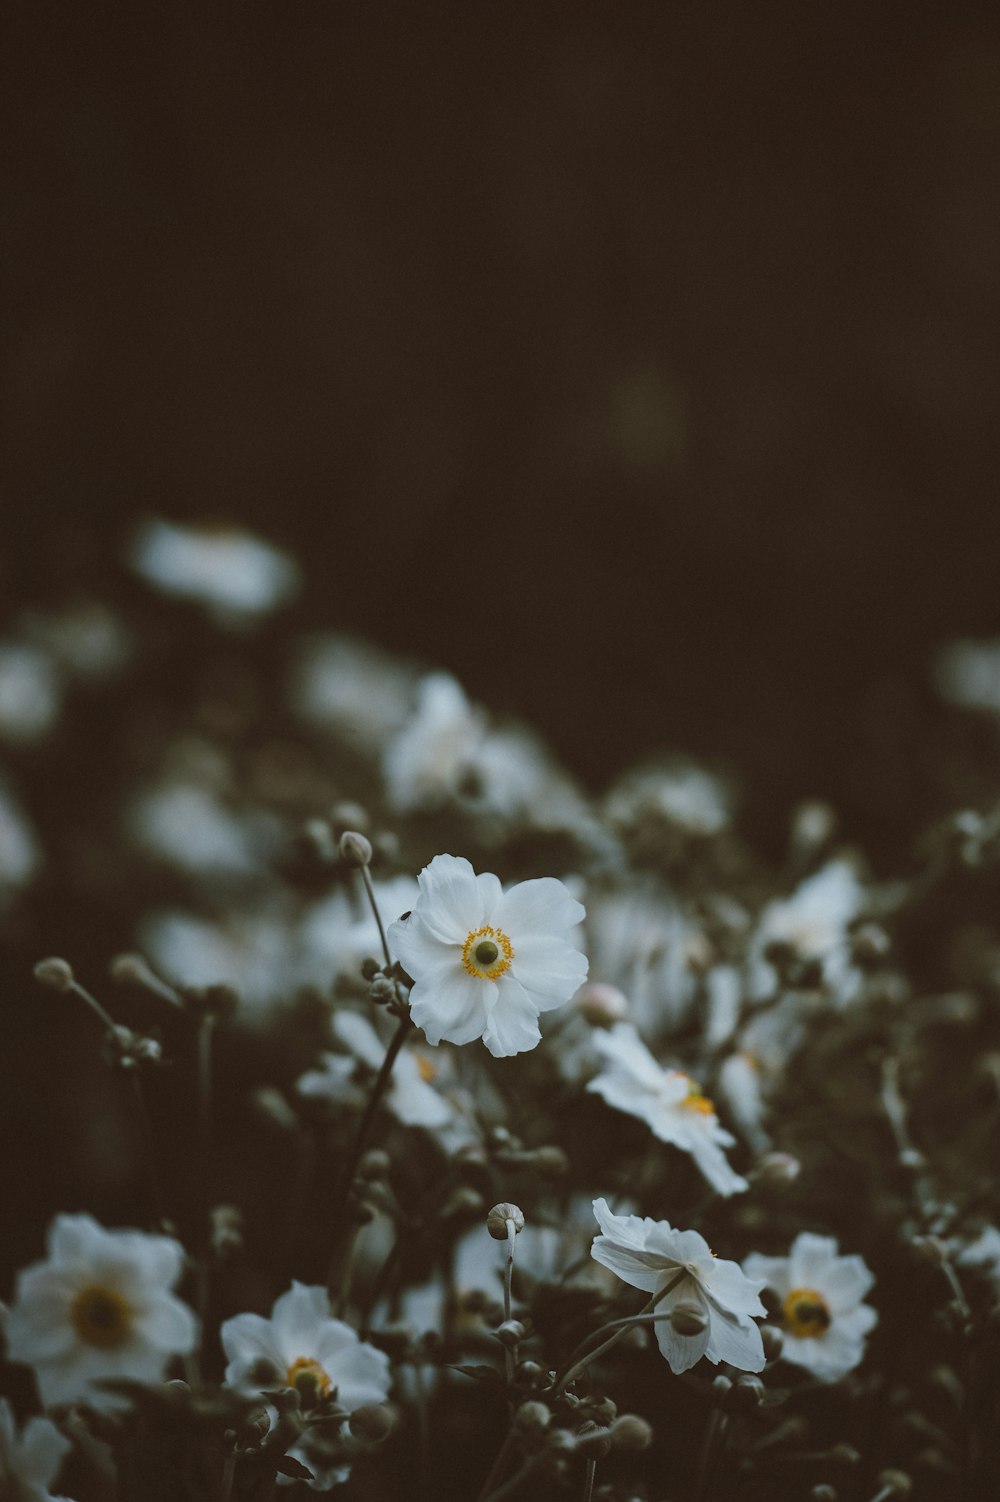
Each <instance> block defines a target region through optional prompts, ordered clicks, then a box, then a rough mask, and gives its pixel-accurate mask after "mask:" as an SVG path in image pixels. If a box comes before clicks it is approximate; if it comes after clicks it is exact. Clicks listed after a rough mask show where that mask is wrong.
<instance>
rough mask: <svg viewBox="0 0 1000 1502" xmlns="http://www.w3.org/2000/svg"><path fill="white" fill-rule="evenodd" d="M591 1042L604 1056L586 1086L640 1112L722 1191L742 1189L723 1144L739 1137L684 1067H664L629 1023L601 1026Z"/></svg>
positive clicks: (743, 1182)
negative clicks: (604, 1028)
mask: <svg viewBox="0 0 1000 1502" xmlns="http://www.w3.org/2000/svg"><path fill="white" fill-rule="evenodd" d="M593 1045H594V1048H595V1049H596V1050H597V1052H598V1053H599V1054H600V1055H601V1057H602V1059H603V1068H602V1071H601V1073H600V1074H597V1075H595V1077H594V1078H593V1079H592V1080H590V1081H589V1083H588V1085H587V1089H588V1090H592V1091H593V1092H594V1093H595V1094H597V1095H600V1096H601V1097H602V1098H603V1099H604V1100H606V1101H607V1103H608V1105H609V1106H614V1108H615V1109H616V1110H618V1111H625V1112H627V1113H628V1114H629V1115H630V1116H638V1117H639V1119H640V1121H644V1122H645V1123H646V1125H647V1126H648V1127H649V1129H650V1131H651V1132H652V1133H653V1135H654V1136H655V1137H658V1138H659V1139H660V1141H661V1142H669V1143H671V1144H672V1145H673V1146H674V1147H679V1148H680V1149H681V1151H682V1152H685V1153H690V1155H691V1157H692V1158H693V1159H694V1161H695V1163H696V1164H697V1166H698V1168H699V1170H700V1171H701V1173H702V1174H703V1175H704V1177H705V1178H706V1179H707V1180H708V1182H709V1183H710V1184H711V1185H712V1188H713V1189H715V1190H716V1191H717V1192H718V1193H719V1194H727V1195H728V1194H738V1193H739V1192H740V1191H741V1190H743V1189H746V1187H747V1181H746V1179H743V1178H741V1177H740V1175H739V1174H738V1173H735V1172H734V1170H733V1169H732V1168H730V1166H729V1164H728V1162H727V1161H726V1155H725V1153H724V1152H723V1148H725V1147H732V1146H733V1143H734V1141H735V1138H734V1137H733V1136H732V1135H731V1134H730V1133H729V1132H727V1131H726V1130H725V1128H724V1127H723V1126H721V1125H720V1124H719V1118H718V1117H717V1116H716V1114H715V1107H714V1106H713V1104H712V1102H711V1101H710V1100H709V1099H708V1098H707V1097H706V1096H704V1095H703V1094H702V1092H701V1090H700V1089H699V1088H698V1086H697V1085H696V1084H695V1083H694V1081H693V1080H692V1079H691V1077H690V1076H689V1075H687V1074H684V1073H683V1071H682V1070H680V1069H662V1068H661V1067H660V1065H659V1064H658V1063H657V1062H656V1060H655V1059H654V1058H653V1055H652V1054H651V1053H650V1051H649V1049H648V1048H647V1047H646V1045H645V1043H643V1041H642V1039H641V1038H640V1037H639V1034H638V1033H637V1032H636V1030H635V1028H634V1027H633V1026H632V1024H631V1023H630V1022H619V1023H616V1025H615V1026H614V1027H613V1028H611V1029H609V1030H608V1031H607V1032H601V1031H597V1032H595V1034H594V1038H593Z"/></svg>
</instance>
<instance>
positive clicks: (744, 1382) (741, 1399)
mask: <svg viewBox="0 0 1000 1502" xmlns="http://www.w3.org/2000/svg"><path fill="white" fill-rule="evenodd" d="M764 1391H765V1389H764V1384H763V1382H762V1381H761V1380H760V1378H759V1377H754V1376H753V1375H752V1374H750V1373H749V1372H744V1373H742V1374H741V1375H740V1376H739V1377H737V1378H736V1381H735V1382H734V1383H733V1390H732V1392H731V1393H730V1394H729V1403H728V1407H730V1408H734V1409H736V1410H737V1411H738V1412H744V1413H745V1412H746V1411H747V1410H748V1409H751V1408H756V1407H757V1405H758V1403H760V1402H762V1401H763V1398H764Z"/></svg>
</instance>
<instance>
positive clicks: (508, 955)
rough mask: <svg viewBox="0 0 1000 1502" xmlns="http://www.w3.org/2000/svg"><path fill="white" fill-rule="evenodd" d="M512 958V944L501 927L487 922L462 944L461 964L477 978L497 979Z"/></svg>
mask: <svg viewBox="0 0 1000 1502" xmlns="http://www.w3.org/2000/svg"><path fill="white" fill-rule="evenodd" d="M513 958H514V946H513V944H512V943H511V942H510V940H509V939H508V937H507V935H506V934H505V933H504V931H503V929H501V928H490V926H489V924H486V925H485V927H483V928H477V929H475V930H474V931H473V932H472V933H470V934H469V936H468V938H467V939H466V941H465V943H464V944H463V945H462V964H463V965H464V967H465V969H466V971H467V972H468V974H469V975H474V976H475V977H476V979H477V980H499V978H500V976H501V975H504V974H505V973H506V972H507V971H508V970H509V969H510V962H511V960H512V959H513Z"/></svg>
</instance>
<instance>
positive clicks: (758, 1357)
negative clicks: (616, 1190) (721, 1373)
mask: <svg viewBox="0 0 1000 1502" xmlns="http://www.w3.org/2000/svg"><path fill="white" fill-rule="evenodd" d="M594 1214H595V1216H596V1217H597V1223H598V1225H599V1226H600V1228H601V1235H599V1236H595V1237H594V1245H593V1249H592V1252H593V1256H594V1257H595V1258H596V1260H597V1261H598V1262H600V1263H602V1264H603V1265H604V1266H605V1267H608V1268H610V1269H611V1271H612V1272H613V1273H615V1274H616V1275H617V1276H618V1277H619V1278H621V1279H622V1281H623V1282H625V1283H630V1284H631V1285H632V1287H633V1288H641V1289H642V1290H643V1291H644V1292H645V1293H649V1294H658V1293H660V1291H661V1290H662V1289H665V1288H667V1287H668V1285H670V1284H671V1283H674V1280H675V1279H677V1282H676V1286H675V1287H673V1288H672V1289H671V1291H670V1292H669V1293H667V1294H664V1296H663V1298H662V1299H661V1300H660V1301H659V1303H658V1304H657V1309H658V1310H662V1311H664V1312H669V1311H670V1310H672V1309H673V1308H674V1306H675V1305H676V1304H679V1303H682V1302H684V1303H693V1304H695V1305H696V1306H697V1307H698V1308H699V1309H700V1310H701V1311H702V1313H703V1315H704V1318H705V1325H704V1328H703V1329H701V1330H700V1331H698V1332H697V1333H695V1334H693V1335H681V1334H679V1333H678V1331H677V1330H676V1329H675V1328H674V1326H673V1324H672V1322H671V1321H670V1320H669V1319H662V1320H657V1322H656V1324H655V1325H654V1326H653V1329H654V1330H655V1331H656V1339H657V1343H658V1345H659V1347H660V1350H661V1351H662V1352H663V1354H664V1356H665V1357H666V1359H667V1361H668V1363H669V1365H670V1369H671V1371H673V1372H686V1371H688V1369H689V1368H690V1367H692V1366H694V1364H695V1363H696V1362H697V1361H699V1360H700V1359H701V1357H702V1356H705V1357H707V1358H708V1360H709V1361H713V1362H715V1363H716V1364H718V1363H719V1362H720V1361H727V1362H729V1364H730V1365H731V1366H735V1367H738V1368H739V1369H740V1370H741V1371H744V1372H759V1371H762V1370H763V1367H764V1347H763V1344H762V1342H761V1337H760V1330H759V1329H758V1328H757V1326H756V1325H755V1324H754V1316H763V1315H766V1313H767V1310H766V1309H765V1308H764V1305H763V1304H762V1303H761V1301H760V1290H761V1288H763V1286H764V1285H763V1282H760V1281H756V1282H755V1281H754V1280H753V1279H751V1278H748V1277H747V1276H746V1275H745V1274H744V1273H743V1271H742V1270H741V1268H740V1266H739V1264H738V1263H736V1262H725V1261H722V1260H721V1259H720V1258H718V1257H715V1256H713V1255H712V1252H711V1250H710V1249H709V1246H708V1243H707V1242H706V1240H705V1238H704V1237H703V1236H700V1235H699V1234H698V1232H697V1231H677V1230H675V1229H674V1228H673V1226H671V1225H670V1224H669V1222H668V1221H665V1220H650V1219H649V1217H648V1216H646V1217H643V1218H640V1217H639V1216H638V1215H613V1214H612V1212H611V1211H610V1210H609V1208H608V1205H607V1202H606V1201H605V1200H603V1199H598V1200H595V1201H594ZM678 1275H680V1276H679V1277H678Z"/></svg>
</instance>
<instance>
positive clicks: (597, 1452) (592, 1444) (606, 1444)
mask: <svg viewBox="0 0 1000 1502" xmlns="http://www.w3.org/2000/svg"><path fill="white" fill-rule="evenodd" d="M611 1445H612V1439H611V1430H610V1429H605V1428H604V1426H603V1424H595V1423H594V1422H593V1420H591V1419H588V1421H587V1423H585V1424H581V1425H580V1427H579V1429H578V1430H577V1431H576V1447H577V1449H578V1450H579V1452H580V1454H581V1455H585V1456H587V1458H588V1459H589V1460H601V1459H603V1457H604V1456H605V1455H607V1454H609V1453H610V1450H611Z"/></svg>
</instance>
